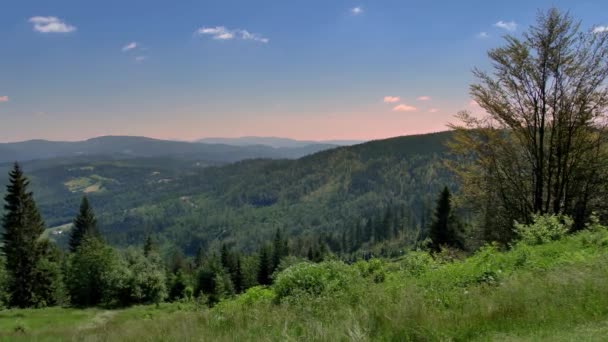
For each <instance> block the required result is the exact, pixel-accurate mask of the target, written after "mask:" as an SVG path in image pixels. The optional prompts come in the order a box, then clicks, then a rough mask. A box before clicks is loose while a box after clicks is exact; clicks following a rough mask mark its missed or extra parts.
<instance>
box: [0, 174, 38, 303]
mask: <svg viewBox="0 0 608 342" xmlns="http://www.w3.org/2000/svg"><path fill="white" fill-rule="evenodd" d="M28 186H29V181H28V180H27V178H26V177H25V176H24V175H23V172H22V171H21V168H20V166H19V164H17V163H15V166H14V168H13V170H12V171H11V172H10V173H9V184H8V185H7V187H6V190H7V191H6V195H5V197H4V200H5V205H4V210H5V214H4V217H3V218H2V226H3V227H4V233H3V235H2V236H3V240H4V244H3V245H2V252H3V253H4V255H5V256H6V270H7V273H8V276H9V280H8V292H9V295H10V301H9V305H10V306H13V307H21V308H24V307H31V306H34V305H37V303H39V300H40V298H38V296H37V294H36V282H37V281H39V280H40V279H39V277H37V273H38V272H37V267H38V265H39V262H40V259H41V249H40V248H39V246H38V239H39V238H40V235H41V234H42V233H43V232H44V222H43V221H42V218H41V217H40V214H39V212H38V209H37V208H36V203H35V202H34V198H33V195H32V193H31V192H28V190H27V188H28Z"/></svg>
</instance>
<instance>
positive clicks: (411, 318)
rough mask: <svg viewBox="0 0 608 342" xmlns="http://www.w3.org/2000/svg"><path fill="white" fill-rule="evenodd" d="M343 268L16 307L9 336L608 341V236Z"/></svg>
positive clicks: (1, 331) (1, 317) (0, 317)
mask: <svg viewBox="0 0 608 342" xmlns="http://www.w3.org/2000/svg"><path fill="white" fill-rule="evenodd" d="M344 267H349V268H352V270H349V271H348V272H341V270H343V267H342V266H338V267H333V266H331V265H329V264H328V266H327V267H325V268H323V269H326V270H329V271H328V272H336V271H335V270H338V272H340V282H339V284H338V283H335V282H334V283H331V284H329V285H331V286H328V287H324V286H323V284H322V282H321V283H318V282H315V280H316V279H335V277H334V276H332V275H331V274H329V275H328V274H323V272H322V271H319V268H310V269H311V270H313V271H314V272H312V271H311V272H310V273H306V272H305V271H300V272H299V273H298V272H296V273H293V272H292V273H291V274H290V275H289V276H287V274H286V278H285V279H286V280H285V281H289V282H290V284H294V285H292V286H294V287H301V288H300V289H299V290H298V291H291V292H289V293H287V294H286V295H285V294H284V295H283V296H284V297H281V298H282V299H281V300H280V301H278V299H277V298H279V297H275V291H274V289H268V290H261V289H259V288H257V289H255V290H251V291H250V292H248V293H246V294H244V295H241V296H240V297H237V298H236V299H229V300H226V301H223V302H221V303H220V304H219V305H217V306H216V307H214V308H211V309H209V308H206V307H197V306H196V305H195V304H194V303H191V304H162V305H160V306H159V307H156V306H138V307H132V308H128V309H123V310H115V311H105V310H101V309H87V310H76V309H69V308H68V309H62V308H49V309H42V310H8V311H4V312H1V313H0V340H5V341H9V340H10V341H29V340H36V341H55V340H66V341H71V340H72V341H251V340H256V341H576V340H581V341H604V340H606V334H607V333H608V296H606V294H607V293H608V232H607V231H606V230H595V231H587V232H583V233H579V234H576V235H573V236H569V237H567V238H564V239H562V240H559V241H555V242H551V243H547V244H545V245H540V246H533V247H532V246H525V245H520V246H516V247H514V248H513V249H512V250H510V251H508V252H499V251H497V250H496V249H494V248H491V247H489V248H485V249H483V250H481V251H480V252H478V253H477V254H475V255H474V256H472V257H469V258H467V259H465V260H463V261H455V262H441V261H437V260H433V259H431V258H429V257H428V255H426V254H424V253H420V252H418V253H411V254H410V255H408V256H406V257H404V258H401V259H399V260H394V261H390V262H388V261H378V260H376V261H372V262H361V263H359V264H355V265H352V266H344ZM304 269H305V268H304ZM332 270H333V271H332ZM354 270H356V272H355V271H354ZM334 275H335V274H334ZM317 276H318V277H317ZM298 277H302V279H303V280H304V279H305V280H306V281H305V282H301V281H299V280H298ZM311 277H312V278H311ZM315 277H317V278H315ZM345 280H348V281H345ZM323 281H325V280H323ZM332 281H334V280H332ZM279 283H281V281H279V282H278V283H277V284H279ZM307 284H315V287H314V291H313V292H310V293H307V292H306V290H307V289H308V288H307V287H306V286H308V285H307ZM337 284H338V285H339V286H338V285H337ZM277 290H280V288H277ZM277 293H278V292H277ZM273 298H275V299H274V300H273ZM19 327H23V329H20V328H19Z"/></svg>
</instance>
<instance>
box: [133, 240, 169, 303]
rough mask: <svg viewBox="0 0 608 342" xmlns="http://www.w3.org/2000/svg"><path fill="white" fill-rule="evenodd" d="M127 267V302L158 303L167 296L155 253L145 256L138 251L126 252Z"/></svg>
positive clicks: (161, 270) (158, 260)
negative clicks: (128, 295) (128, 299)
mask: <svg viewBox="0 0 608 342" xmlns="http://www.w3.org/2000/svg"><path fill="white" fill-rule="evenodd" d="M126 261H127V267H128V268H129V270H130V272H129V275H130V277H129V280H128V287H129V294H130V303H129V304H150V303H155V304H157V303H160V302H162V301H163V300H164V299H165V298H166V297H167V286H166V277H165V272H164V269H163V267H162V263H161V260H160V258H159V257H158V255H157V254H151V255H150V256H148V257H145V256H144V254H143V253H142V252H140V251H135V250H129V251H128V252H127V254H126Z"/></svg>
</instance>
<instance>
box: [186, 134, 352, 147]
mask: <svg viewBox="0 0 608 342" xmlns="http://www.w3.org/2000/svg"><path fill="white" fill-rule="evenodd" d="M197 141H198V142H201V143H207V144H224V145H234V146H252V145H265V146H271V147H275V148H281V147H288V148H294V147H305V146H310V145H319V144H320V145H335V146H350V145H356V144H361V143H363V142H364V141H360V140H326V141H313V140H295V139H289V138H279V137H239V138H203V139H199V140H197Z"/></svg>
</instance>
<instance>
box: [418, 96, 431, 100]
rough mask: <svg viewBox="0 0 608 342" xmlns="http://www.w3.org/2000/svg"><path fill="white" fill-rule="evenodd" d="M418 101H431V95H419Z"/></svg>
mask: <svg viewBox="0 0 608 342" xmlns="http://www.w3.org/2000/svg"><path fill="white" fill-rule="evenodd" d="M417 100H418V101H430V100H431V97H430V96H418V99H417Z"/></svg>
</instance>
